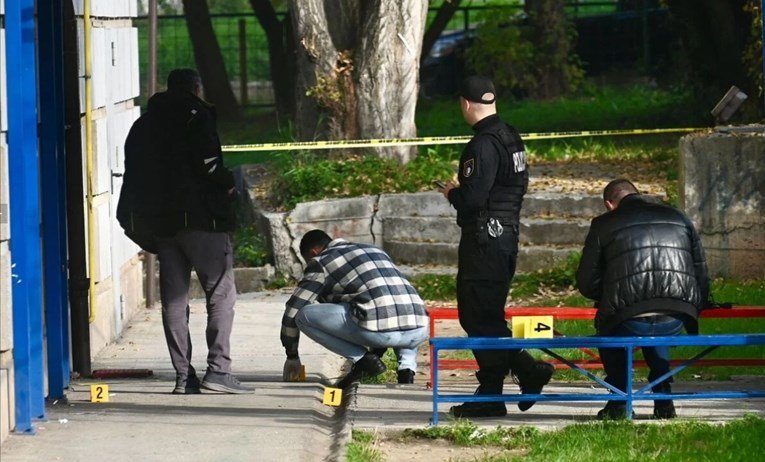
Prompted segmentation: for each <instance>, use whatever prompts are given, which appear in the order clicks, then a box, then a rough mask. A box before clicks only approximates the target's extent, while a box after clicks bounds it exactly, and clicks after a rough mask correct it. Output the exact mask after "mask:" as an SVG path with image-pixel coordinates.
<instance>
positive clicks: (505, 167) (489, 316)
mask: <svg viewBox="0 0 765 462" xmlns="http://www.w3.org/2000/svg"><path fill="white" fill-rule="evenodd" d="M473 130H474V131H475V132H476V134H475V136H474V137H473V139H472V140H470V142H469V143H468V145H467V146H466V147H465V150H464V151H463V153H462V157H461V159H460V166H459V187H457V188H454V189H452V190H451V191H450V192H449V202H450V203H451V204H452V205H453V206H454V208H455V209H457V224H458V225H459V226H460V228H461V229H462V236H461V238H460V244H459V270H458V273H457V302H458V308H459V320H460V324H461V325H462V328H463V329H465V332H467V334H468V336H471V337H508V336H511V335H512V333H511V331H510V329H509V328H508V327H507V322H506V320H505V312H504V307H505V301H506V299H507V294H508V292H509V290H510V281H511V280H512V278H513V275H514V274H515V265H516V258H517V256H518V227H519V223H520V210H521V204H522V202H523V196H524V194H525V193H526V190H527V189H528V183H529V173H528V166H527V164H526V152H525V148H524V145H523V140H522V139H521V137H520V135H519V134H518V131H517V130H516V129H515V128H514V127H512V126H510V125H508V124H506V123H505V122H503V121H502V120H501V119H500V118H499V116H497V115H491V116H488V117H486V118H484V119H482V120H481V121H479V122H478V123H476V124H475V125H474V126H473ZM490 218H493V219H495V220H496V221H498V222H499V223H500V224H501V225H502V228H503V232H502V233H501V234H500V235H499V236H497V237H492V236H490V235H489V230H488V229H487V221H488V220H489V219H490ZM494 234H497V233H494ZM473 353H474V355H475V357H476V360H477V361H478V366H479V369H480V370H479V371H478V374H477V376H478V381H479V382H480V385H481V386H480V387H479V390H478V393H480V394H500V393H502V385H503V381H504V377H505V376H506V375H507V374H508V372H509V369H512V370H513V373H514V374H516V376H517V377H518V378H519V381H520V382H521V385H522V384H523V378H524V375H529V374H532V373H533V372H532V371H533V368H534V365H535V361H534V359H533V358H532V357H531V356H530V355H529V354H528V353H527V352H525V351H523V350H512V351H473Z"/></svg>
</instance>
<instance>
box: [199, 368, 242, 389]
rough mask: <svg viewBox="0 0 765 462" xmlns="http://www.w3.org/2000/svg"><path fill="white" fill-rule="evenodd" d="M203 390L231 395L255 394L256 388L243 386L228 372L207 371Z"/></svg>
mask: <svg viewBox="0 0 765 462" xmlns="http://www.w3.org/2000/svg"><path fill="white" fill-rule="evenodd" d="M202 388H206V389H207V390H212V391H219V392H221V393H231V394H245V393H253V392H255V389H254V388H252V387H248V386H246V385H242V383H241V382H239V380H237V378H236V377H234V376H233V375H232V374H230V373H228V372H213V371H207V373H206V374H205V377H204V379H202Z"/></svg>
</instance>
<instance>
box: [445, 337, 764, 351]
mask: <svg viewBox="0 0 765 462" xmlns="http://www.w3.org/2000/svg"><path fill="white" fill-rule="evenodd" d="M430 343H431V344H432V345H433V346H434V347H435V348H437V349H439V350H463V349H471V350H493V349H497V350H505V349H520V348H579V347H595V348H597V347H601V348H604V347H605V348H607V347H614V348H624V347H642V346H700V345H703V346H735V345H763V344H765V334H726V335H676V336H662V337H556V338H551V339H550V338H547V339H536V338H535V339H521V338H512V337H433V338H431V339H430Z"/></svg>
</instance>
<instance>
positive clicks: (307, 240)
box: [300, 229, 332, 255]
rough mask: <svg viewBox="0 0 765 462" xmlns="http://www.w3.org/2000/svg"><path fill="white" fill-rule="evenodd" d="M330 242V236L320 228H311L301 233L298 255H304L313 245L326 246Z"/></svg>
mask: <svg viewBox="0 0 765 462" xmlns="http://www.w3.org/2000/svg"><path fill="white" fill-rule="evenodd" d="M330 242H332V238H331V237H329V235H328V234H327V233H325V232H324V231H322V230H320V229H312V230H311V231H308V232H307V233H305V234H304V235H303V238H302V239H301V240H300V255H305V254H306V253H308V251H309V250H311V249H313V248H314V247H322V248H324V247H326V246H327V244H329V243H330Z"/></svg>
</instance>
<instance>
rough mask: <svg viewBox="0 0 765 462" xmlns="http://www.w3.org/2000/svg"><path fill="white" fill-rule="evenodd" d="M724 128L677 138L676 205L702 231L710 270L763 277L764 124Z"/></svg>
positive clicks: (764, 271)
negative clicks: (678, 149)
mask: <svg viewBox="0 0 765 462" xmlns="http://www.w3.org/2000/svg"><path fill="white" fill-rule="evenodd" d="M723 130H727V131H723ZM723 130H720V129H718V130H716V131H713V132H707V133H695V134H692V135H687V136H685V137H683V138H682V139H681V140H680V188H679V189H680V200H681V204H682V206H683V208H684V210H685V211H686V213H687V214H688V217H689V218H690V219H691V220H692V221H693V223H694V224H695V225H696V227H697V229H698V231H699V234H700V235H701V239H702V242H703V244H704V248H705V251H706V256H707V263H708V265H709V270H710V273H711V274H712V275H714V276H722V277H732V278H762V277H763V276H765V127H763V126H751V127H735V128H727V129H725V128H723Z"/></svg>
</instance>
